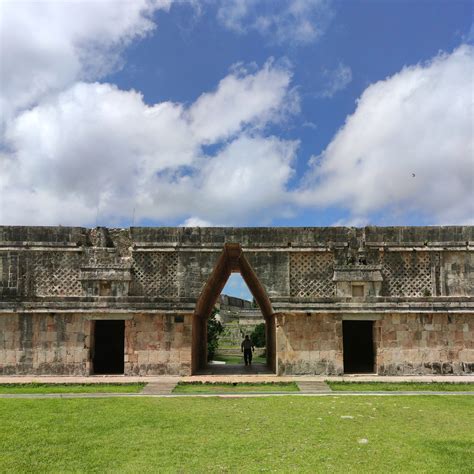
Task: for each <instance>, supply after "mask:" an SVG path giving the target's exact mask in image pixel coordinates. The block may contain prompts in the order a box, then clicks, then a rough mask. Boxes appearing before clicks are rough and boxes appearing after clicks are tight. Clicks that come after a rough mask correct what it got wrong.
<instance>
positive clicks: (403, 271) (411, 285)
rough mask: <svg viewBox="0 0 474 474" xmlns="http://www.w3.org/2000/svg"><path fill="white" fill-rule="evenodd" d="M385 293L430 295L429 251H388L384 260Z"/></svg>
mask: <svg viewBox="0 0 474 474" xmlns="http://www.w3.org/2000/svg"><path fill="white" fill-rule="evenodd" d="M382 273H383V278H384V287H385V288H384V289H385V291H384V292H385V293H386V294H387V293H388V295H389V296H430V295H431V291H432V281H431V262H430V255H429V252H388V253H386V254H385V255H384V257H383V260H382Z"/></svg>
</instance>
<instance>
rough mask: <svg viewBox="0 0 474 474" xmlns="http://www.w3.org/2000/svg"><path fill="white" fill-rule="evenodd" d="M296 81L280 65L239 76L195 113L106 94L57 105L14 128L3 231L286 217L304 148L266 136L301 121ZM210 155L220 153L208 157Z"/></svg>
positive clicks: (131, 95)
mask: <svg viewBox="0 0 474 474" xmlns="http://www.w3.org/2000/svg"><path fill="white" fill-rule="evenodd" d="M290 78H291V72H290V70H288V69H285V68H283V67H281V66H277V65H275V64H273V63H272V62H268V63H266V64H265V65H264V66H263V67H262V68H261V69H259V70H257V71H255V72H254V73H247V74H244V73H243V72H242V71H240V72H239V73H238V74H236V73H235V72H231V73H230V74H229V75H228V76H227V77H226V78H224V79H223V80H222V81H221V82H220V83H219V85H218V87H217V88H216V90H214V91H213V92H210V93H206V94H203V95H202V96H201V97H199V98H198V99H197V100H196V101H195V102H194V103H193V104H190V105H189V106H185V105H183V104H176V103H171V102H163V103H158V104H154V105H147V104H146V103H144V101H143V97H142V96H141V94H139V93H138V92H135V91H123V90H120V89H118V88H117V87H115V86H113V85H111V84H104V83H103V84H100V83H84V82H79V83H75V84H73V85H72V86H70V87H69V88H67V89H66V90H64V91H63V92H61V93H58V94H55V95H50V96H48V97H47V98H45V99H43V100H42V101H41V102H40V103H39V104H38V105H37V106H35V107H33V108H31V109H29V110H25V111H23V112H21V113H19V114H18V115H17V116H16V117H15V118H14V119H12V120H10V121H9V123H8V126H7V127H6V131H5V141H4V146H5V149H7V150H8V151H6V152H4V153H3V155H1V156H0V166H1V172H2V178H1V180H0V192H1V193H2V195H3V201H2V203H1V207H2V209H1V214H2V221H4V223H10V224H59V223H61V224H77V223H87V224H91V223H92V224H93V223H94V222H95V219H96V216H97V215H98V214H99V216H100V217H101V219H102V220H104V219H105V220H106V221H107V222H113V221H114V220H116V221H118V222H119V221H120V220H121V219H129V218H130V216H131V215H132V214H133V213H135V215H136V218H137V219H140V218H149V219H150V218H151V219H158V220H160V219H177V218H183V219H185V218H186V217H187V216H193V215H194V216H199V217H200V218H201V219H205V220H206V221H210V222H222V223H228V222H231V221H234V222H235V221H237V220H238V219H240V220H241V221H242V220H243V219H244V216H245V217H248V216H249V215H252V214H253V215H256V214H257V211H256V210H257V209H258V210H260V211H262V212H263V210H265V209H269V208H271V207H273V206H277V205H278V204H279V203H280V202H281V200H282V195H283V194H284V189H285V184H286V181H287V180H288V179H289V177H290V176H291V173H292V168H291V161H292V160H293V157H294V154H295V150H296V147H297V143H295V142H292V141H285V140H280V139H277V138H275V137H271V136H265V134H264V128H265V124H267V123H270V122H271V121H274V120H279V119H280V114H281V111H282V110H294V107H295V103H297V99H296V98H295V97H296V96H295V93H294V92H293V91H292V90H291V88H290ZM234 95H235V96H237V97H238V107H237V104H234V105H235V107H232V104H233V102H232V101H233V100H234V98H233V96H234ZM295 101H296V102H295ZM205 145H216V146H217V150H218V151H217V152H214V153H213V154H211V155H209V156H208V155H206V153H205V152H204V151H203V147H204V146H205ZM262 177H264V179H262ZM134 210H135V211H134Z"/></svg>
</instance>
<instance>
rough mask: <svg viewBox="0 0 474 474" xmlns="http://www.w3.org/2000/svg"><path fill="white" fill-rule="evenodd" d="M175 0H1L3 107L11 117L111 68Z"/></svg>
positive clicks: (0, 97) (0, 103)
mask: <svg viewBox="0 0 474 474" xmlns="http://www.w3.org/2000/svg"><path fill="white" fill-rule="evenodd" d="M170 1H171V0H134V1H123V0H107V1H88V2H66V1H46V0H44V1H40V2H39V1H21V2H15V1H9V0H0V12H1V15H0V29H1V38H0V58H1V63H0V83H1V84H2V87H1V91H0V111H1V115H2V117H3V119H4V120H5V119H8V118H9V117H11V116H12V114H13V113H14V112H15V111H16V110H18V109H21V108H24V107H28V106H31V105H34V104H35V103H37V101H38V100H40V99H41V98H42V97H44V96H45V95H47V94H49V93H52V92H57V91H60V90H63V89H64V88H66V87H68V86H69V85H71V84H72V83H73V82H75V81H77V80H83V79H87V80H90V79H95V78H98V77H101V76H103V75H104V74H105V73H107V72H110V71H111V70H112V69H113V68H114V67H116V66H117V64H118V62H119V60H120V51H121V49H122V48H123V47H124V46H126V45H127V44H129V43H130V41H132V40H133V39H136V38H139V37H142V36H144V35H146V34H147V33H149V32H150V31H151V30H152V29H153V28H154V27H155V25H154V23H153V21H152V19H151V16H152V14H153V12H154V11H155V10H157V9H165V10H166V9H168V8H169V6H170Z"/></svg>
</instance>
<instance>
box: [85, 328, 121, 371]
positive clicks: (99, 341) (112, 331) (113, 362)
mask: <svg viewBox="0 0 474 474" xmlns="http://www.w3.org/2000/svg"><path fill="white" fill-rule="evenodd" d="M94 326H95V327H94V357H93V360H92V362H93V367H94V374H123V371H124V348H125V321H123V320H97V321H95V324H94Z"/></svg>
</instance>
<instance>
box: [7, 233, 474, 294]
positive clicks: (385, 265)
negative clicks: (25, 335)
mask: <svg viewBox="0 0 474 474" xmlns="http://www.w3.org/2000/svg"><path fill="white" fill-rule="evenodd" d="M473 241H474V228H473V227H416V228H415V227H381V228H380V227H379V228H376V227H366V228H363V229H355V228H344V227H340V228H337V227H333V228H130V229H106V228H102V227H101V228H96V229H85V228H79V227H0V298H3V299H8V298H22V299H23V300H29V299H32V298H37V297H39V298H57V297H60V298H61V297H66V298H67V297H89V296H94V297H97V296H116V297H127V296H135V297H143V298H148V297H160V298H163V299H166V300H168V301H182V300H184V299H191V300H196V299H197V298H198V296H199V294H200V292H201V290H202V288H203V286H204V284H205V283H206V281H207V279H208V277H209V275H210V274H211V272H212V270H213V268H214V265H215V264H216V261H217V259H218V257H219V255H220V253H221V252H222V249H223V246H224V244H225V243H226V242H237V243H240V244H241V245H242V248H243V250H244V252H245V255H246V258H247V259H248V261H249V262H250V264H251V266H252V268H253V269H254V271H255V273H256V274H257V276H258V279H259V281H260V283H261V284H262V286H263V287H264V288H265V291H266V292H267V294H268V296H269V297H270V299H271V300H272V301H273V300H275V301H277V300H278V299H281V298H293V299H302V300H308V299H318V298H319V299H320V298H333V297H338V296H347V293H348V291H349V288H350V287H349V286H348V284H349V283H350V282H351V281H360V282H362V283H364V284H366V285H367V292H366V293H367V294H366V296H376V297H401V298H405V297H409V298H413V297H417V298H421V297H428V296H471V297H472V296H473V295H474V252H473V251H472V246H473ZM351 279H352V280H351ZM374 282H380V284H378V283H377V284H374ZM106 283H107V284H106ZM107 285H108V287H107ZM338 286H339V288H340V290H339V291H338ZM379 286H380V288H379ZM346 287H347V288H346Z"/></svg>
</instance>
